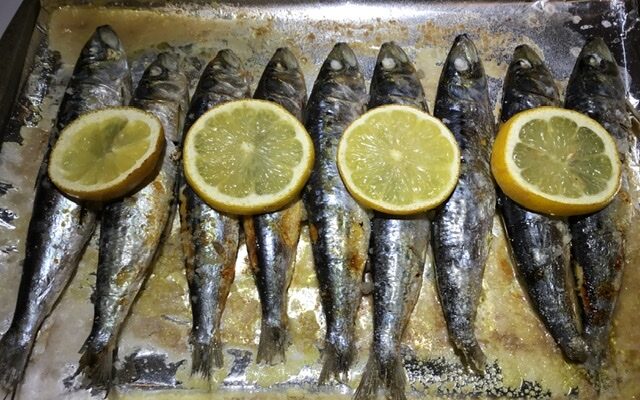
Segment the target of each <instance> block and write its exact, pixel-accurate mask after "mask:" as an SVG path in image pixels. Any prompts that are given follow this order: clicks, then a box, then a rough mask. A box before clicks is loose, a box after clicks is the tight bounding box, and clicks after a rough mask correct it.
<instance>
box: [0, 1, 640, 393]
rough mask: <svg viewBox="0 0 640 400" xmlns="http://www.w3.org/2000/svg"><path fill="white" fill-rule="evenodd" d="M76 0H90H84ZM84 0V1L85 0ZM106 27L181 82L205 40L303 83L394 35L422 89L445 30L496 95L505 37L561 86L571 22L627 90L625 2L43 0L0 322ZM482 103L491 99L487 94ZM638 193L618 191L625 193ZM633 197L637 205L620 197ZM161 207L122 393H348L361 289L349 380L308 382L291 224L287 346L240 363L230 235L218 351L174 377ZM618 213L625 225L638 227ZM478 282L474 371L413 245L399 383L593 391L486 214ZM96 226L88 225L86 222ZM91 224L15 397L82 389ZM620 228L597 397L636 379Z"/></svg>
mask: <svg viewBox="0 0 640 400" xmlns="http://www.w3.org/2000/svg"><path fill="white" fill-rule="evenodd" d="M86 3H91V4H92V5H90V6H89V5H87V4H86ZM98 3H99V6H98ZM105 23H108V24H111V25H112V26H113V27H114V29H115V30H116V32H117V33H118V34H119V36H120V37H121V39H122V40H123V42H124V45H125V47H126V49H127V52H128V56H129V59H130V63H131V66H132V69H133V75H134V84H135V81H136V80H137V79H139V77H140V75H141V73H142V71H143V69H144V67H145V66H146V65H147V64H148V63H149V62H150V60H151V59H152V58H153V56H154V55H155V54H156V53H157V52H159V51H161V50H167V49H171V50H173V51H175V52H177V53H178V54H180V55H181V56H182V59H183V64H184V68H185V70H186V71H187V73H188V75H189V77H190V79H191V83H192V89H193V86H194V85H195V83H196V82H197V79H198V77H199V72H200V70H201V68H202V67H203V66H204V65H205V64H206V63H207V62H208V60H209V59H211V58H212V57H213V55H215V53H216V52H217V51H218V50H220V49H222V48H225V47H229V48H232V49H233V50H234V51H235V52H236V53H238V55H239V56H240V57H241V58H242V59H244V60H245V62H246V64H247V67H248V69H249V70H250V72H251V73H252V75H253V77H254V83H253V87H254V88H255V85H256V84H257V79H258V78H259V76H260V74H261V72H262V68H263V67H264V65H266V63H267V61H268V59H269V57H270V56H271V54H272V53H273V51H274V50H275V49H276V48H277V47H281V46H288V47H289V48H291V49H292V51H293V52H294V53H295V54H296V55H297V56H298V58H299V60H300V61H301V64H302V67H303V70H304V73H305V76H306V81H307V86H308V88H311V87H312V84H313V81H314V80H315V77H316V74H317V72H318V69H319V66H320V65H321V63H322V61H323V59H324V58H325V56H326V54H327V53H328V52H329V49H330V48H331V47H332V46H333V44H334V43H335V42H337V41H346V42H348V43H349V44H350V45H352V47H353V48H354V50H355V51H356V53H357V55H358V58H359V60H360V63H361V66H362V69H363V71H364V74H365V77H366V78H367V79H369V78H370V77H371V74H372V71H373V65H374V60H375V56H376V54H377V51H378V48H379V46H380V45H381V44H382V43H383V42H385V41H389V40H394V41H396V42H398V43H399V44H401V45H402V46H403V47H404V48H405V50H406V51H407V53H408V54H409V55H410V57H411V58H412V59H413V60H414V62H415V64H416V66H417V68H418V69H419V70H420V71H421V76H422V79H421V80H422V84H423V85H424V88H425V91H426V93H427V98H428V100H429V101H430V103H431V104H433V99H434V96H435V88H436V85H437V80H438V77H439V74H440V69H441V66H442V62H443V61H444V58H445V56H446V54H447V51H448V49H449V47H450V45H451V42H452V40H453V38H454V37H455V36H456V35H457V34H459V33H463V32H466V33H468V34H470V36H471V37H472V39H473V40H474V41H475V43H476V45H477V47H478V48H479V51H480V53H481V55H482V57H483V62H484V65H485V69H486V71H487V74H488V76H489V81H490V94H491V98H492V101H493V102H494V104H496V103H497V102H498V101H499V98H500V95H501V88H502V81H503V77H504V74H505V72H506V68H507V65H508V62H509V60H510V57H511V52H512V51H513V49H514V48H515V46H516V45H518V44H521V43H527V44H529V45H532V46H533V47H534V48H536V49H538V50H539V51H540V53H541V54H543V55H544V58H545V59H546V61H547V63H548V64H549V67H550V69H551V71H552V73H553V74H554V76H555V77H556V79H557V81H558V84H559V86H560V87H561V88H564V86H565V85H566V81H567V79H568V76H569V74H570V72H571V69H572V67H573V64H574V61H575V59H576V56H577V54H578V52H579V50H580V47H581V45H582V44H583V42H584V39H585V37H589V36H592V35H601V36H604V37H605V38H606V40H607V41H608V43H609V44H610V46H611V47H612V49H613V50H614V52H615V55H616V57H617V60H618V63H619V65H620V66H621V72H622V73H623V76H624V78H625V82H626V84H627V86H628V88H629V100H630V102H631V103H632V104H633V105H634V106H636V107H638V103H639V99H640V54H639V52H640V41H638V38H639V37H640V34H639V32H640V28H639V27H638V26H637V24H638V3H637V1H573V2H572V1H568V2H550V1H536V2H453V1H451V2H447V1H444V2H443V1H437V2H427V1H424V2H392V1H388V2H359V1H356V2H347V1H332V2H322V3H313V2H307V1H300V0H298V1H295V0H292V1H264V0H256V1H250V2H241V3H240V4H236V3H232V2H226V1H222V2H215V3H214V2H208V1H200V2H188V3H187V2H158V1H143V0H141V1H128V2H117V4H114V3H113V2H109V1H99V2H96V1H93V2H88V1H69V0H66V1H64V0H63V1H61V0H43V1H42V9H41V12H40V16H39V18H38V22H37V25H36V27H35V28H34V30H33V36H32V40H31V45H30V47H29V51H28V57H27V60H26V63H25V70H24V73H23V79H22V89H21V90H20V92H19V94H18V97H17V98H16V100H15V102H14V106H13V111H12V114H11V117H10V120H9V122H8V123H7V125H6V126H5V127H4V130H3V133H2V135H3V136H2V141H0V145H1V146H2V147H0V149H1V153H0V332H4V331H5V330H6V329H7V327H8V325H9V322H10V318H11V315H12V313H13V308H14V305H15V299H16V294H17V288H18V282H19V279H20V274H21V261H22V259H23V257H24V240H25V237H26V229H27V226H28V223H29V218H30V214H31V207H32V202H33V195H34V181H35V176H36V172H37V170H38V167H39V164H40V161H41V159H42V156H43V154H44V150H45V146H46V143H47V140H48V132H49V130H50V128H51V126H52V124H53V120H54V118H55V115H56V112H57V106H58V104H59V101H60V99H61V97H62V93H63V91H64V88H65V85H66V82H67V81H68V79H69V76H70V73H71V69H72V67H73V64H74V63H75V60H76V58H77V56H78V54H79V51H80V48H81V47H82V45H83V44H84V42H85V41H86V40H87V39H88V37H89V36H90V34H91V33H92V31H93V30H94V29H95V27H96V26H98V25H102V24H105ZM496 111H497V108H496ZM639 199H640V196H639V195H638V192H637V191H636V192H635V193H634V204H636V206H637V205H638V204H639ZM637 208H640V207H638V206H637ZM178 225H179V223H178V221H174V224H173V232H172V234H171V236H170V237H169V239H168V240H167V242H166V243H165V245H164V247H163V250H162V255H161V257H160V258H159V260H158V261H157V263H156V264H155V265H154V269H153V274H152V275H151V277H150V278H149V280H148V282H147V283H146V286H145V288H144V290H143V292H142V293H141V294H140V296H139V297H138V299H137V301H136V304H135V305H134V307H133V311H132V313H131V315H130V317H129V319H128V321H127V323H126V325H125V327H124V330H123V333H122V335H121V338H120V342H119V361H118V363H117V370H118V373H117V377H118V382H119V385H118V387H117V389H116V390H114V391H112V392H111V394H110V396H113V397H114V398H115V397H118V398H120V397H122V398H138V397H145V396H152V398H194V399H195V398H229V399H231V398H232V399H254V398H256V399H257V398H283V399H284V398H293V399H302V398H331V399H334V398H336V399H337V398H345V399H346V398H349V397H350V396H351V394H352V392H353V390H354V388H355V387H356V386H357V383H358V381H359V378H360V375H361V371H362V368H363V367H364V364H365V362H366V357H367V353H368V351H367V349H368V347H369V344H370V332H371V324H372V322H371V315H370V314H371V299H370V298H368V297H367V298H365V299H364V301H363V304H362V306H361V308H360V311H359V316H358V322H357V333H356V335H357V337H358V350H359V357H358V361H357V364H356V365H355V366H354V368H353V370H352V371H353V372H352V374H351V381H350V383H349V385H343V386H337V387H330V388H323V389H318V388H317V387H316V386H315V384H314V382H315V381H316V379H317V375H318V373H319V369H320V362H319V359H320V351H321V347H322V340H323V332H324V326H323V324H324V321H323V316H322V310H321V307H320V304H319V301H318V293H317V286H316V281H315V275H314V273H313V268H312V259H311V252H310V247H309V240H308V232H307V231H306V229H305V230H304V231H303V234H302V239H301V241H300V245H299V249H298V257H297V261H296V268H295V273H294V277H293V283H292V285H291V288H290V290H289V317H290V329H291V332H292V345H291V347H289V349H288V353H287V356H288V358H287V362H286V364H284V365H279V366H273V367H264V366H258V365H256V364H255V362H254V359H255V350H256V347H257V341H258V332H259V318H260V311H259V304H258V297H257V292H256V289H255V287H254V284H253V279H252V276H251V274H250V272H249V270H248V268H247V259H246V249H245V247H244V245H243V246H242V247H241V249H240V252H239V255H238V262H237V266H236V281H235V283H234V286H233V288H232V293H231V295H230V297H229V301H228V304H227V308H226V311H225V314H224V320H223V324H222V334H223V341H224V343H225V344H226V346H225V366H224V368H222V369H221V370H219V371H218V372H216V373H215V374H214V377H213V379H212V383H211V384H210V385H208V384H206V383H205V382H203V381H201V380H198V379H192V378H190V377H189V370H190V349H189V345H188V333H189V329H190V323H191V315H190V310H189V302H188V297H187V296H188V294H187V288H186V280H185V276H184V268H183V266H182V261H181V257H182V256H181V252H180V248H179V246H178V237H177V228H178ZM639 225H640V224H633V228H632V231H631V232H629V237H630V238H640V228H639V227H638V226H639ZM493 233H494V240H493V244H492V249H491V255H490V258H489V262H488V265H487V268H486V272H485V276H484V281H483V298H482V301H481V304H480V307H479V310H478V323H477V333H478V336H479V340H480V342H481V345H482V346H483V348H484V349H485V351H486V353H487V356H488V358H489V359H490V360H492V362H493V367H492V368H491V371H490V373H489V374H487V375H486V376H485V377H484V378H478V377H475V376H472V375H470V374H469V373H467V372H466V370H465V369H464V368H463V367H462V366H461V365H460V363H459V360H458V358H457V357H456V356H455V354H454V353H453V350H452V347H451V345H450V343H449V341H448V337H447V333H446V329H445V324H444V319H443V316H442V312H441V310H440V305H439V303H438V299H437V296H436V292H435V287H434V276H433V272H432V269H433V268H432V262H431V259H430V258H429V259H428V260H427V264H428V265H427V267H426V269H425V275H424V283H423V288H422V292H421V295H420V299H419V302H418V305H417V306H416V309H415V311H414V313H413V316H412V320H411V322H410V325H409V327H408V329H407V333H406V337H405V340H404V343H405V347H404V350H403V351H404V354H405V363H406V368H407V373H408V377H409V385H408V387H407V393H408V395H409V397H411V398H424V397H429V398H461V397H467V396H468V397H474V398H477V397H479V398H565V397H567V398H579V399H591V398H595V397H597V394H596V393H595V391H594V389H593V388H592V387H591V386H590V385H589V384H588V383H587V381H586V378H585V374H584V372H583V371H582V370H581V369H580V368H579V367H576V366H574V365H570V364H567V363H566V362H565V361H564V360H563V358H562V356H561V354H560V351H559V350H558V349H557V348H556V346H555V345H554V342H553V340H552V339H551V337H550V336H549V335H548V334H547V333H546V331H545V330H544V328H543V326H542V323H541V322H540V321H539V320H538V318H537V316H536V315H535V314H534V312H533V310H532V308H531V307H530V305H529V304H528V303H527V299H526V297H525V294H524V292H523V289H522V287H521V286H520V284H519V282H518V280H517V279H516V277H515V275H514V271H513V268H512V265H511V261H510V258H509V254H508V252H507V247H506V242H505V237H504V233H503V230H502V227H501V225H500V223H499V220H498V219H497V218H496V219H495V221H494V229H493ZM96 237H97V235H96ZM95 239H96V238H94V239H93V241H92V243H91V245H90V246H89V248H88V249H87V252H86V254H85V257H84V259H83V260H82V262H81V264H80V267H79V269H78V272H77V274H76V276H75V278H74V279H73V281H72V282H71V284H70V286H69V287H68V288H67V290H66V292H65V294H64V295H63V296H62V298H61V300H60V302H59V304H58V306H57V307H56V309H55V311H54V312H53V313H52V314H51V316H50V317H49V318H47V320H46V321H45V323H44V326H43V328H42V330H41V332H40V334H39V336H38V340H37V343H36V345H35V347H34V350H33V354H32V356H31V362H30V364H29V366H28V369H27V372H26V376H25V381H24V384H23V385H22V386H21V388H20V390H19V393H18V396H17V397H18V398H21V399H57V398H75V399H87V398H90V397H91V394H90V393H89V392H88V391H85V390H79V389H77V385H76V382H75V381H74V380H73V379H72V378H71V376H72V375H73V373H74V372H75V370H76V368H77V362H78V359H79V354H78V351H79V350H80V347H81V345H82V343H83V341H84V340H85V338H86V336H87V335H88V333H89V330H90V327H91V321H92V314H93V306H92V304H91V302H90V299H91V294H92V291H93V287H94V286H95V269H96V263H97V249H96V243H95ZM636 242H640V241H637V240H629V243H628V244H629V250H628V253H629V254H628V258H627V267H626V271H625V276H624V280H623V284H622V290H621V293H620V298H619V303H618V307H617V315H616V322H615V325H614V332H613V340H612V347H611V362H610V364H609V366H608V368H607V376H608V377H609V385H608V388H607V389H606V390H605V391H603V392H602V393H601V395H600V397H601V398H603V399H609V398H610V399H614V398H634V397H633V396H636V395H638V394H639V393H640V361H639V357H640V346H639V345H638V343H640V331H638V330H637V329H636V322H635V320H636V316H637V312H638V310H640V297H639V296H637V293H638V291H639V290H640V269H638V268H634V267H636V266H638V265H640V250H639V248H638V243H636Z"/></svg>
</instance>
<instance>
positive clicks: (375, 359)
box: [355, 42, 430, 400]
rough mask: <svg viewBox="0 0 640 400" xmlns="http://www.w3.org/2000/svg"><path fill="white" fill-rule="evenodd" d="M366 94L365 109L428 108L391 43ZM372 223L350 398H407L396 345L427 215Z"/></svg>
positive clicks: (414, 283)
mask: <svg viewBox="0 0 640 400" xmlns="http://www.w3.org/2000/svg"><path fill="white" fill-rule="evenodd" d="M369 95H370V100H369V108H375V107H378V106H381V105H385V104H405V105H410V106H413V107H415V108H418V109H420V110H422V111H427V101H426V99H425V95H424V90H423V89H422V84H421V83H420V79H419V78H418V76H417V73H416V69H415V67H414V66H413V64H412V63H411V61H410V60H409V57H407V55H406V53H405V52H404V51H403V50H402V48H401V47H400V46H398V45H396V44H395V43H393V42H389V43H384V44H383V45H382V47H381V48H380V52H379V53H378V58H377V61H376V66H375V69H374V71H373V77H372V78H371V87H370V90H369ZM371 224H372V226H371V243H370V247H369V254H370V266H371V270H372V274H373V284H374V290H373V313H374V314H373V343H372V348H371V353H370V354H369V361H368V363H367V366H366V367H365V369H364V372H363V375H362V379H361V381H360V385H359V386H358V389H357V391H356V395H355V399H356V400H366V399H372V398H375V397H376V394H377V392H378V390H379V389H380V388H381V387H382V388H384V390H385V393H386V398H389V399H396V400H400V399H405V398H406V397H405V393H404V392H405V384H406V376H405V372H404V366H403V362H402V355H401V353H400V344H401V340H402V335H403V333H404V331H405V328H406V327H407V324H408V322H409V318H410V316H411V313H412V311H413V308H414V307H415V305H416V302H417V301H418V296H419V294H420V288H421V287H422V274H423V272H424V264H425V259H426V256H427V250H428V247H429V237H430V223H429V219H428V218H427V216H426V214H419V215H416V216H411V217H402V218H399V217H395V216H391V215H385V214H382V213H375V215H374V217H373V220H372V223H371Z"/></svg>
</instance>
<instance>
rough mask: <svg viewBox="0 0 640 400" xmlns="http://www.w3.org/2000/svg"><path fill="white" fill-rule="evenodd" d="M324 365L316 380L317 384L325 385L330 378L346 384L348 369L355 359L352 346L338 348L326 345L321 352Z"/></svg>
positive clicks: (329, 344)
mask: <svg viewBox="0 0 640 400" xmlns="http://www.w3.org/2000/svg"><path fill="white" fill-rule="evenodd" d="M323 357H324V364H323V365H322V370H321V371H320V377H319V378H318V382H319V384H321V385H322V384H324V383H326V382H327V381H328V380H329V379H331V377H334V378H335V379H336V380H337V381H338V382H341V383H346V382H347V380H348V375H349V368H350V367H351V364H352V363H353V360H354V358H355V349H354V348H353V347H352V346H344V347H342V348H339V347H338V346H336V345H335V344H332V343H327V344H326V347H325V349H324V350H323Z"/></svg>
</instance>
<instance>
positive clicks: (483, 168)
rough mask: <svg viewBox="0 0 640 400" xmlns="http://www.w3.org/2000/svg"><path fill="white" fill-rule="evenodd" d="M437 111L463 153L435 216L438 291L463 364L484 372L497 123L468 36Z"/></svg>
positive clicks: (452, 55)
mask: <svg viewBox="0 0 640 400" xmlns="http://www.w3.org/2000/svg"><path fill="white" fill-rule="evenodd" d="M434 115H435V116H436V117H438V118H440V119H441V120H442V121H443V122H444V123H445V124H446V125H447V126H448V127H449V129H450V130H451V132H452V133H453V135H454V136H455V138H456V140H457V142H458V145H459V146H460V153H461V156H462V160H461V166H460V179H459V181H458V185H457V187H456V189H455V190H454V192H453V193H452V194H451V196H450V197H449V199H448V200H447V201H446V202H445V203H444V204H443V205H442V206H441V207H440V208H438V210H437V211H436V213H435V216H434V218H433V220H432V241H433V250H434V258H435V272H436V282H437V288H438V294H439V296H440V302H441V304H442V309H443V311H444V317H445V320H446V322H447V328H448V331H449V337H450V338H451V341H452V342H453V344H454V346H455V348H456V349H457V350H458V351H459V353H460V355H461V358H462V360H463V362H464V363H465V364H466V365H467V366H468V367H471V368H472V369H473V370H475V371H476V372H479V373H482V372H483V371H484V369H485V363H486V357H485V355H484V353H483V351H482V349H481V348H480V345H479V344H478V340H477V339H476V335H475V331H474V324H475V319H476V312H477V308H478V302H479V300H480V294H481V292H482V276H483V274H484V267H485V263H486V261H487V256H488V254H489V248H490V244H491V228H492V225H493V217H494V214H495V203H496V193H495V188H494V186H493V180H492V177H491V170H490V168H489V152H490V148H491V143H492V141H493V135H494V130H495V122H494V119H493V113H492V107H491V103H490V101H489V93H488V90H487V79H486V76H485V73H484V68H483V66H482V62H481V60H480V57H479V56H478V52H477V50H476V48H475V45H474V44H473V42H472V41H471V40H470V39H469V38H468V37H467V35H464V34H463V35H460V36H458V37H457V38H456V39H455V42H454V44H453V46H452V47H451V50H450V51H449V55H448V56H447V59H446V61H445V64H444V67H443V70H442V74H441V76H440V82H439V84H438V92H437V95H436V102H435V107H434Z"/></svg>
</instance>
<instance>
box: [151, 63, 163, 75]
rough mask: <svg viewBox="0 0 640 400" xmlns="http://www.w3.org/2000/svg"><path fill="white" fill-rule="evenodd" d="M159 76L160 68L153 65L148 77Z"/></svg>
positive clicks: (160, 73)
mask: <svg viewBox="0 0 640 400" xmlns="http://www.w3.org/2000/svg"><path fill="white" fill-rule="evenodd" d="M160 75H162V68H160V67H158V66H157V65H154V66H152V67H151V68H150V69H149V76H160Z"/></svg>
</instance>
